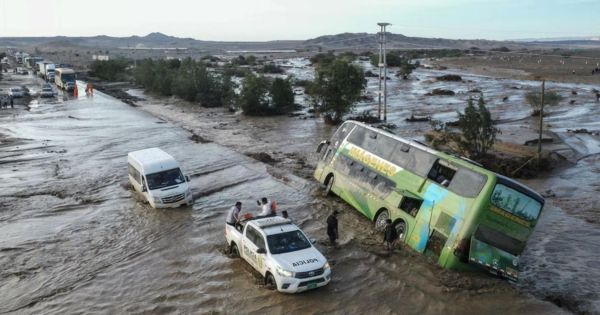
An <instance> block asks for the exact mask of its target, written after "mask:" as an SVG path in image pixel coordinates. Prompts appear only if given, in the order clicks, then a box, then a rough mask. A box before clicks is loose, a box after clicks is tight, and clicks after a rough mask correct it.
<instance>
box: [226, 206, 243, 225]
mask: <svg viewBox="0 0 600 315" xmlns="http://www.w3.org/2000/svg"><path fill="white" fill-rule="evenodd" d="M240 211H242V203H241V202H240V201H238V202H236V203H235V206H233V207H231V210H229V214H228V215H227V220H226V221H225V222H226V223H227V224H229V225H231V226H234V227H235V228H237V229H238V230H239V229H240Z"/></svg>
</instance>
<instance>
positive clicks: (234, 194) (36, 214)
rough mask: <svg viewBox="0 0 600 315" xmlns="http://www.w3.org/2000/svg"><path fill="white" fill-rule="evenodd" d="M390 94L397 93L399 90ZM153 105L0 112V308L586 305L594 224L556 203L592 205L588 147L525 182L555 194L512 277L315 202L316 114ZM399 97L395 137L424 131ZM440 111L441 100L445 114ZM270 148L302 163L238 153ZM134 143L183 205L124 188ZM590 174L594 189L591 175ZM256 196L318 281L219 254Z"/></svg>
mask: <svg viewBox="0 0 600 315" xmlns="http://www.w3.org/2000/svg"><path fill="white" fill-rule="evenodd" d="M422 75H423V76H426V75H427V74H422ZM423 80H424V79H423ZM474 80H475V79H474ZM477 80H479V81H480V82H482V84H489V85H490V86H491V85H492V84H493V82H490V81H489V80H488V79H477ZM421 82H422V81H421ZM370 84H371V83H370ZM423 84H424V83H423ZM436 84H437V83H436ZM506 84H508V85H511V84H514V83H513V82H510V83H506ZM80 85H81V86H80V90H83V82H80ZM569 88H571V87H569ZM391 89H392V90H395V89H397V90H398V91H400V92H398V93H401V92H402V89H405V87H403V86H401V85H399V84H398V85H397V86H394V85H393V84H392V86H391ZM415 89H417V90H418V89H424V88H423V87H422V85H420V84H418V83H414V86H413V87H412V88H411V92H408V91H406V93H407V94H410V95H413V96H411V97H414V98H420V97H421V96H420V94H419V93H417V92H415ZM465 89H467V88H465ZM422 97H423V98H424V99H425V97H424V96H422ZM415 102H416V101H415ZM434 102H438V103H435V104H441V103H442V101H434ZM459 102H460V103H461V104H462V100H454V101H450V104H458V103H459ZM494 102H496V101H494ZM435 104H434V105H433V106H435ZM495 104H496V103H495ZM497 105H498V106H501V105H502V104H501V103H500V102H499V101H498V102H497ZM158 106H159V105H157V104H153V103H152V101H151V100H150V101H147V102H145V103H144V104H142V107H141V108H135V107H131V106H129V105H126V104H124V103H122V102H120V101H119V100H116V99H114V98H112V97H110V96H107V95H104V94H103V93H101V92H96V94H95V96H94V97H93V98H86V97H85V96H81V95H80V97H79V98H78V99H72V98H62V97H60V96H59V98H58V100H55V101H52V102H48V103H46V102H43V101H41V102H37V101H36V102H35V104H34V106H30V107H28V108H26V107H19V108H16V109H14V110H12V111H11V112H9V111H0V134H1V138H0V167H1V168H0V179H1V180H0V266H2V268H1V269H0V313H18V314H83V313H86V314H87V313H113V314H114V313H134V314H138V313H151V314H170V313H173V314H179V313H224V314H240V313H256V314H263V313H268V314H271V313H272V314H280V313H299V314H304V313H309V314H311V313H340V314H386V313H400V314H405V313H408V314H417V313H418V314H440V313H447V314H481V313H486V314H562V313H566V312H567V311H566V309H569V310H575V311H579V312H582V313H583V312H588V313H597V312H599V311H600V305H598V303H599V302H598V300H599V297H598V292H599V291H600V284H599V283H598V281H599V279H600V272H599V270H600V265H598V261H600V260H599V258H600V257H599V254H598V252H599V251H600V248H599V245H598V244H600V232H598V225H597V224H598V222H597V221H596V222H594V221H593V220H585V219H584V218H583V217H584V215H583V214H578V213H577V212H576V211H575V212H574V213H569V211H568V210H570V209H565V205H567V206H570V205H572V204H573V203H572V202H571V199H574V198H579V197H580V196H587V198H588V199H585V200H587V202H585V203H586V205H585V206H586V207H590V206H591V205H590V202H591V201H592V200H597V199H594V191H595V190H594V188H589V187H597V186H590V184H588V183H587V182H586V178H587V179H590V177H591V176H590V175H586V174H588V173H589V172H592V173H595V172H598V169H596V166H594V165H597V164H596V163H595V159H596V158H595V157H594V155H588V154H580V155H579V156H581V158H580V160H579V162H577V163H576V164H575V165H574V166H573V167H571V168H568V169H565V170H561V171H560V173H559V175H558V176H552V177H549V178H543V179H538V180H535V181H530V182H528V184H530V185H532V186H533V187H535V188H536V189H538V190H541V189H553V190H554V191H556V198H555V199H556V200H554V199H550V200H549V202H548V204H547V206H546V208H545V210H544V213H543V215H542V217H541V220H540V222H539V224H538V226H537V229H536V232H535V233H534V235H533V236H532V239H531V240H530V241H529V243H528V246H527V249H526V252H525V254H524V257H523V258H522V261H523V265H524V266H525V270H524V271H523V272H522V274H521V278H522V279H521V281H520V282H519V283H518V284H512V283H508V282H506V281H503V280H499V279H496V278H493V277H490V276H488V275H485V274H476V273H457V272H453V271H447V270H442V269H440V268H438V267H437V266H436V265H435V264H434V263H432V262H431V261H429V260H428V258H426V257H424V256H422V255H419V254H415V253H413V252H412V251H411V250H409V249H402V250H400V251H398V252H396V253H395V254H393V255H391V256H390V255H386V254H385V253H384V251H383V246H382V244H381V236H380V235H378V234H374V233H373V228H372V225H371V223H370V222H369V221H368V220H366V219H365V218H363V217H361V216H360V215H358V214H357V213H356V211H354V210H352V209H351V208H350V207H349V206H347V205H346V204H345V203H343V202H341V201H340V200H338V199H337V198H332V197H329V198H325V197H324V196H323V194H322V191H321V187H319V185H318V184H317V183H316V182H315V181H314V180H312V179H311V178H310V176H308V175H309V174H310V173H311V172H312V167H313V166H312V165H311V163H312V162H311V161H313V160H312V159H314V157H312V156H311V154H310V153H309V151H308V150H309V149H310V150H314V146H315V145H316V144H317V143H318V142H319V141H320V140H321V139H322V138H323V137H328V136H329V135H330V134H331V132H332V131H333V129H331V128H330V127H327V126H324V125H323V124H322V123H320V121H317V120H314V119H312V120H311V119H308V120H302V119H296V118H290V119H287V120H284V121H283V122H282V120H281V119H274V118H268V119H252V118H244V117H240V116H239V115H236V114H235V115H234V114H231V115H229V114H222V113H216V112H214V111H213V112H211V111H206V112H199V113H198V112H192V113H190V112H189V111H187V109H181V108H182V107H177V106H173V105H170V106H168V107H164V111H163V115H158V116H160V118H158V117H157V116H154V115H151V114H150V113H148V112H147V111H150V112H154V111H156V109H157V108H158ZM161 106H164V105H161ZM361 106H363V107H368V104H362V105H360V106H359V108H360V107H361ZM403 106H404V105H401V104H399V105H397V106H396V107H395V109H391V113H390V117H391V120H393V121H394V122H395V123H397V124H398V125H399V130H400V132H399V133H401V134H406V135H409V136H410V135H414V134H417V133H418V131H415V129H423V130H424V129H426V126H425V125H423V126H418V127H416V128H415V127H413V126H409V125H407V124H403V123H402V120H403V118H404V117H406V115H410V112H411V109H410V108H409V109H405V108H404V107H403ZM415 106H416V103H415ZM523 110H524V109H523ZM590 110H592V109H591V105H590ZM182 111H183V112H182ZM186 111H187V112H186ZM451 111H452V110H451V107H445V112H447V115H448V116H450V112H451ZM440 113H441V114H440ZM425 114H428V113H425ZM431 114H435V115H438V116H440V118H443V117H444V115H446V114H444V111H440V110H438V111H435V112H432V113H431ZM227 115H228V116H227ZM515 115H516V114H515ZM564 115H567V114H566V113H565V114H564ZM516 116H519V115H516ZM584 116H585V114H584V115H582V116H578V117H584ZM169 117H170V118H173V119H174V120H175V118H178V119H176V120H177V121H179V122H180V123H171V122H169V120H170V119H169ZM514 118H515V119H519V118H520V117H514ZM582 119H583V118H582ZM563 121H564V119H557V122H556V123H557V124H560V123H561V122H563ZM223 123H224V124H225V125H219V124H223ZM182 127H184V128H182ZM565 128H566V127H565ZM188 130H191V131H192V132H194V133H195V134H196V137H193V136H192V134H191V133H190V131H188ZM308 130H310V131H308ZM198 136H199V137H201V139H200V140H198ZM282 139H283V140H282ZM273 143H277V144H279V146H280V148H281V149H280V150H278V151H279V152H269V153H271V154H273V155H274V156H275V157H277V158H282V159H283V158H285V157H287V158H289V159H290V161H292V160H294V161H296V162H297V161H298V160H299V159H304V160H306V161H307V162H306V164H304V162H303V163H300V165H298V163H296V164H294V163H295V162H289V163H287V164H286V163H283V164H277V163H272V164H265V163H262V162H259V161H257V160H255V159H253V158H251V157H248V156H247V155H246V154H244V153H248V152H249V151H251V152H257V151H264V150H266V149H267V148H270V147H272V146H271V145H269V144H273ZM285 143H287V144H289V145H283V144H285ZM148 147H161V148H162V149H164V150H165V151H167V152H169V153H170V154H172V155H173V156H175V157H176V158H177V159H178V160H179V161H180V163H181V165H182V169H183V171H184V172H185V173H186V174H187V175H189V176H190V177H191V186H192V191H193V193H194V196H195V198H196V201H195V203H194V205H193V206H191V207H183V208H179V209H170V210H157V209H153V208H150V207H149V206H148V205H147V204H144V203H143V202H141V201H140V200H138V199H137V198H136V197H135V194H134V193H133V192H132V191H131V190H130V189H129V188H128V186H127V185H126V182H127V167H126V156H127V153H128V152H130V151H133V150H138V149H143V148H148ZM311 148H312V149H311ZM310 152H312V151H310ZM286 154H287V155H286ZM293 154H296V155H298V156H300V158H298V157H297V156H294V155H293ZM292 164H293V165H292ZM292 166H293V167H292ZM593 183H595V184H599V185H600V183H599V180H598V179H597V178H596V179H594V181H593ZM595 184H594V185H595ZM578 190H583V192H578ZM262 196H268V197H273V198H275V199H276V201H277V204H278V208H279V209H280V210H288V212H289V213H290V215H291V217H292V218H293V220H294V221H295V222H296V223H297V224H298V225H299V226H301V227H302V228H303V229H304V230H305V231H306V232H307V234H308V235H309V236H310V237H312V238H315V239H317V240H318V242H317V247H318V248H319V249H320V250H321V251H322V252H323V254H324V255H325V256H326V257H327V258H328V259H329V260H330V261H331V262H332V265H333V267H332V271H333V279H332V282H331V283H330V285H328V286H326V287H324V288H321V289H318V290H314V291H310V292H306V293H303V294H298V295H287V294H278V293H275V292H271V291H268V290H266V289H265V288H263V286H262V285H261V281H260V280H259V279H258V278H257V277H256V275H255V274H254V273H253V272H252V270H251V269H250V267H248V265H247V264H245V263H244V262H242V261H240V260H238V259H231V258H229V257H228V256H227V255H226V254H225V247H224V244H225V238H224V220H225V216H226V213H227V211H228V209H229V208H230V207H231V206H232V205H233V204H234V203H235V201H237V200H241V201H242V202H243V203H244V205H243V211H246V212H257V211H258V209H257V207H256V206H255V200H256V199H258V198H259V197H262ZM569 198H570V199H569ZM582 198H583V197H582ZM561 202H562V204H561ZM334 209H338V210H341V212H342V213H341V218H340V229H341V230H340V237H341V240H340V245H339V246H337V247H330V246H328V245H325V243H326V242H325V239H326V235H325V230H324V221H325V218H326V217H327V215H328V214H329V213H330V212H331V211H332V210H334ZM575 210H576V209H575ZM588 210H589V209H588ZM586 213H587V212H586ZM569 303H571V304H573V305H570V304H569ZM556 304H560V305H561V306H563V307H566V308H559V307H558V306H556Z"/></svg>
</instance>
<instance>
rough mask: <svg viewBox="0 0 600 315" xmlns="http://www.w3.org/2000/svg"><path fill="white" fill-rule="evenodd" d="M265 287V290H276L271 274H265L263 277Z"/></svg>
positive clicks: (275, 283)
mask: <svg viewBox="0 0 600 315" xmlns="http://www.w3.org/2000/svg"><path fill="white" fill-rule="evenodd" d="M265 287H266V288H267V290H275V289H277V282H275V277H273V275H272V274H270V273H267V276H266V277H265Z"/></svg>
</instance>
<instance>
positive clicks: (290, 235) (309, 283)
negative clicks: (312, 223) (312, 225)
mask: <svg viewBox="0 0 600 315" xmlns="http://www.w3.org/2000/svg"><path fill="white" fill-rule="evenodd" d="M225 238H226V239H227V244H228V245H229V249H230V252H231V253H232V254H233V255H234V256H238V255H239V256H240V257H241V258H242V259H244V260H245V261H246V262H248V263H249V264H250V266H252V267H253V268H254V269H255V270H256V271H258V272H259V273H260V274H261V276H262V277H263V278H264V283H265V286H266V287H267V288H268V289H277V291H279V292H285V293H297V292H302V291H306V290H310V289H315V288H318V287H322V286H325V285H327V284H328V283H329V282H330V281H331V268H330V266H329V263H328V262H327V259H326V258H325V257H324V256H323V254H321V252H319V250H317V249H316V248H315V247H314V246H313V244H312V243H313V241H310V240H309V239H308V238H307V237H306V235H305V234H304V232H302V230H300V229H299V228H298V227H297V226H296V225H294V224H293V223H292V222H291V221H290V220H289V219H284V218H282V217H264V218H256V219H250V220H248V221H246V222H245V224H243V225H242V228H241V230H238V227H236V226H234V225H230V224H225Z"/></svg>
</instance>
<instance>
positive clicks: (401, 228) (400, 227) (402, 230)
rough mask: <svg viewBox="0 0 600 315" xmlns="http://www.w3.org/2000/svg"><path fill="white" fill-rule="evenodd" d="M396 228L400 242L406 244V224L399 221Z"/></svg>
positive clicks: (395, 225) (395, 224)
mask: <svg viewBox="0 0 600 315" xmlns="http://www.w3.org/2000/svg"><path fill="white" fill-rule="evenodd" d="M394 228H395V229H396V232H398V240H400V241H402V242H404V237H405V236H406V222H404V221H403V220H398V221H396V223H394Z"/></svg>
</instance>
